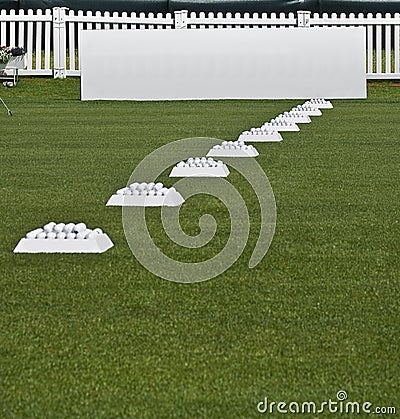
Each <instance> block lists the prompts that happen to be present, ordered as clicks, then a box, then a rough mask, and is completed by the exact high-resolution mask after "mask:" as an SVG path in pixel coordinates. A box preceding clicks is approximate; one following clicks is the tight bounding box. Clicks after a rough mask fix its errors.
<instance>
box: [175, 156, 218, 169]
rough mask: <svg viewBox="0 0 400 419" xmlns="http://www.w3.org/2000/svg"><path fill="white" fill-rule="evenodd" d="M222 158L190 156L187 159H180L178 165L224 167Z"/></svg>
mask: <svg viewBox="0 0 400 419" xmlns="http://www.w3.org/2000/svg"><path fill="white" fill-rule="evenodd" d="M223 165H224V163H223V162H222V161H221V160H218V161H216V160H214V159H213V158H212V157H190V158H189V159H187V160H186V161H180V162H179V163H178V164H177V165H176V167H222V166H223Z"/></svg>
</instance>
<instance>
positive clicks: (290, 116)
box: [275, 110, 311, 124]
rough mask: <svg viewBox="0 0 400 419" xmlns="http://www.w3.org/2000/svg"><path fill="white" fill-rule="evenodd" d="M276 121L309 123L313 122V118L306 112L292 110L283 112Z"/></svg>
mask: <svg viewBox="0 0 400 419" xmlns="http://www.w3.org/2000/svg"><path fill="white" fill-rule="evenodd" d="M275 121H286V122H293V123H294V124H309V123H310V122H311V118H310V117H309V116H308V115H305V114H304V113H300V112H295V111H293V110H292V111H290V112H284V113H281V114H280V115H278V116H277V117H276V118H275Z"/></svg>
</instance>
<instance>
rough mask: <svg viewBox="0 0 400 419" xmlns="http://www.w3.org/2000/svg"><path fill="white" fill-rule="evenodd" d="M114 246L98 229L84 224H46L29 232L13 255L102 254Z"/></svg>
mask: <svg viewBox="0 0 400 419" xmlns="http://www.w3.org/2000/svg"><path fill="white" fill-rule="evenodd" d="M113 246H114V244H113V242H112V241H111V240H110V238H109V237H108V236H107V234H105V233H103V231H102V230H101V229H99V228H96V229H94V230H90V229H87V227H86V224H84V223H78V224H73V223H69V224H64V223H60V224H56V223H54V222H52V223H48V224H46V225H45V226H44V227H43V228H38V229H36V230H33V231H30V232H29V233H27V235H26V236H25V237H24V238H22V239H21V240H20V241H19V243H18V244H17V246H16V247H15V249H14V253H103V252H105V251H106V250H108V249H110V248H111V247H113Z"/></svg>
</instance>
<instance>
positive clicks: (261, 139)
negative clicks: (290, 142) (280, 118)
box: [238, 128, 283, 143]
mask: <svg viewBox="0 0 400 419" xmlns="http://www.w3.org/2000/svg"><path fill="white" fill-rule="evenodd" d="M238 139H239V140H240V141H248V142H251V143H275V142H279V141H282V140H283V138H282V135H281V134H280V133H279V132H278V131H265V130H262V129H261V128H252V129H251V130H250V131H244V132H242V133H241V134H240V136H239V138H238Z"/></svg>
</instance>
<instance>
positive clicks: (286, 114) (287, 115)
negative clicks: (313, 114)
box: [275, 109, 304, 119]
mask: <svg viewBox="0 0 400 419" xmlns="http://www.w3.org/2000/svg"><path fill="white" fill-rule="evenodd" d="M282 117H283V118H303V117H304V115H303V114H301V113H299V112H296V111H294V110H293V109H292V110H291V111H290V112H283V113H281V114H280V115H278V116H277V118H275V119H279V118H282Z"/></svg>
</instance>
